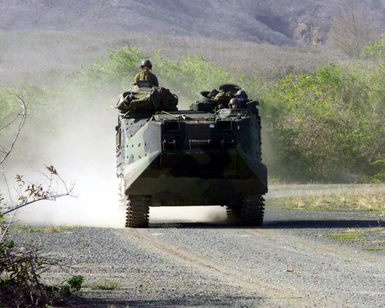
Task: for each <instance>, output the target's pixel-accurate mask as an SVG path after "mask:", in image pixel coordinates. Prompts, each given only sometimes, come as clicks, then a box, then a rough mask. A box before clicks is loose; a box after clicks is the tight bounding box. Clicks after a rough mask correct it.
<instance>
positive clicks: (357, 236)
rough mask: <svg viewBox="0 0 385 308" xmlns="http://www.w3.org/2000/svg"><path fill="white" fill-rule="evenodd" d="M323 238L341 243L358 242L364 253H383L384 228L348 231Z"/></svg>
mask: <svg viewBox="0 0 385 308" xmlns="http://www.w3.org/2000/svg"><path fill="white" fill-rule="evenodd" d="M324 236H326V237H328V238H330V239H333V240H336V241H341V242H343V241H345V242H354V241H356V242H359V241H360V242H362V243H363V245H364V246H365V247H364V248H362V249H363V250H365V251H385V228H369V229H349V230H344V231H340V232H334V233H329V234H326V235H324Z"/></svg>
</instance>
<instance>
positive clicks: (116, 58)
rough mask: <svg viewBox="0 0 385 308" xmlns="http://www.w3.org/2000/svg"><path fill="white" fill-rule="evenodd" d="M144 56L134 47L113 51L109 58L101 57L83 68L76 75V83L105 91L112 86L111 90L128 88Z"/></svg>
mask: <svg viewBox="0 0 385 308" xmlns="http://www.w3.org/2000/svg"><path fill="white" fill-rule="evenodd" d="M142 58H143V55H142V53H141V52H140V51H139V50H137V49H136V48H132V47H126V48H122V49H119V50H117V51H112V52H110V53H109V56H108V59H107V60H104V61H103V60H102V59H99V60H97V61H96V62H95V63H94V64H92V65H90V66H88V67H86V68H83V69H82V70H81V72H80V73H79V74H77V75H76V76H75V79H74V80H75V83H76V84H80V85H81V86H82V87H84V88H85V89H93V90H96V89H99V90H103V91H104V90H106V88H111V87H112V89H111V90H115V91H117V90H120V89H122V88H123V89H124V88H127V87H128V86H129V85H130V84H131V79H132V78H133V75H134V73H135V72H136V71H137V70H138V66H139V62H140V60H141V59H142Z"/></svg>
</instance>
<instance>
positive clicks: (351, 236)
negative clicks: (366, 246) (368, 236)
mask: <svg viewBox="0 0 385 308" xmlns="http://www.w3.org/2000/svg"><path fill="white" fill-rule="evenodd" d="M327 237H329V238H331V239H333V240H337V241H359V240H363V239H364V234H363V231H362V230H346V231H341V232H335V233H331V234H328V235H327Z"/></svg>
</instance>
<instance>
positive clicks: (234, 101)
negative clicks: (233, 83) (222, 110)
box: [229, 98, 239, 109]
mask: <svg viewBox="0 0 385 308" xmlns="http://www.w3.org/2000/svg"><path fill="white" fill-rule="evenodd" d="M238 107H239V103H238V100H237V99H236V98H232V99H231V100H230V102H229V108H230V109H238Z"/></svg>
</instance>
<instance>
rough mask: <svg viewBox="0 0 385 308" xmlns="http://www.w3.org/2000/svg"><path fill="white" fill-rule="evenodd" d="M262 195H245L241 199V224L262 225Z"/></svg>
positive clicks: (263, 208)
mask: <svg viewBox="0 0 385 308" xmlns="http://www.w3.org/2000/svg"><path fill="white" fill-rule="evenodd" d="M264 201H265V200H264V199H263V197H262V196H259V195H258V196H246V197H245V198H244V199H243V200H242V210H241V220H242V225H243V226H257V227H259V226H262V224H263V217H264V214H265V202H264Z"/></svg>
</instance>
